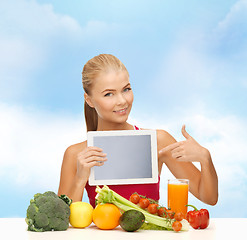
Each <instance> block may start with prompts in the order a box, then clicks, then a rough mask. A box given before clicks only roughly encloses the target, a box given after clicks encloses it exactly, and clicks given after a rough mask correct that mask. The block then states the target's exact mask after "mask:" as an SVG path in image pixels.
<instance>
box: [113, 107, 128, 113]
mask: <svg viewBox="0 0 247 240" xmlns="http://www.w3.org/2000/svg"><path fill="white" fill-rule="evenodd" d="M126 111H127V108H124V109H120V110H118V111H113V112H115V113H119V114H124V113H126Z"/></svg>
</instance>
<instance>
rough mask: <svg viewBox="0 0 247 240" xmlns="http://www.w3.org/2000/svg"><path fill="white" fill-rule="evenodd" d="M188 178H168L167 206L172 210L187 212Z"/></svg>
mask: <svg viewBox="0 0 247 240" xmlns="http://www.w3.org/2000/svg"><path fill="white" fill-rule="evenodd" d="M188 190H189V180H187V179H174V180H168V208H171V210H172V211H174V212H182V213H183V214H184V216H186V213H187V207H186V205H187V204H188Z"/></svg>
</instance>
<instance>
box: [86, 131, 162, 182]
mask: <svg viewBox="0 0 247 240" xmlns="http://www.w3.org/2000/svg"><path fill="white" fill-rule="evenodd" d="M140 132H141V133H140ZM97 133H99V134H100V136H98V134H97ZM137 133H139V134H137ZM155 133H156V132H155V131H151V130H140V131H136V130H133V131H132V130H131V131H111V132H110V131H105V132H103V131H99V132H92V133H91V134H89V135H88V143H90V144H88V145H89V146H96V147H100V148H102V149H103V152H104V153H106V154H107V161H106V162H105V163H104V165H103V166H99V167H98V166H95V167H93V168H92V169H91V175H90V178H89V184H90V185H103V184H111V185H113V184H124V183H128V184H137V183H148V182H150V183H151V182H157V181H158V174H157V172H158V170H157V169H158V167H157V143H156V141H157V140H156V134H155Z"/></svg>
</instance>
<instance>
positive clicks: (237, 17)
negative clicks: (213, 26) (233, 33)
mask: <svg viewBox="0 0 247 240" xmlns="http://www.w3.org/2000/svg"><path fill="white" fill-rule="evenodd" d="M246 12H247V1H246V0H239V1H237V2H236V3H235V4H234V5H233V6H232V7H231V9H230V11H229V12H228V13H227V15H226V16H225V18H224V19H223V20H222V21H220V22H219V24H218V28H219V29H222V30H227V29H228V28H231V27H232V26H233V25H239V24H240V26H239V27H243V26H244V25H242V23H246V21H247V15H246ZM239 29H240V28H239ZM242 30H245V28H244V29H242Z"/></svg>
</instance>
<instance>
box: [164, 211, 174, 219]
mask: <svg viewBox="0 0 247 240" xmlns="http://www.w3.org/2000/svg"><path fill="white" fill-rule="evenodd" d="M166 212H167V214H168V216H169V218H170V219H173V218H174V214H175V213H174V212H173V211H172V210H167V211H166Z"/></svg>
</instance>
